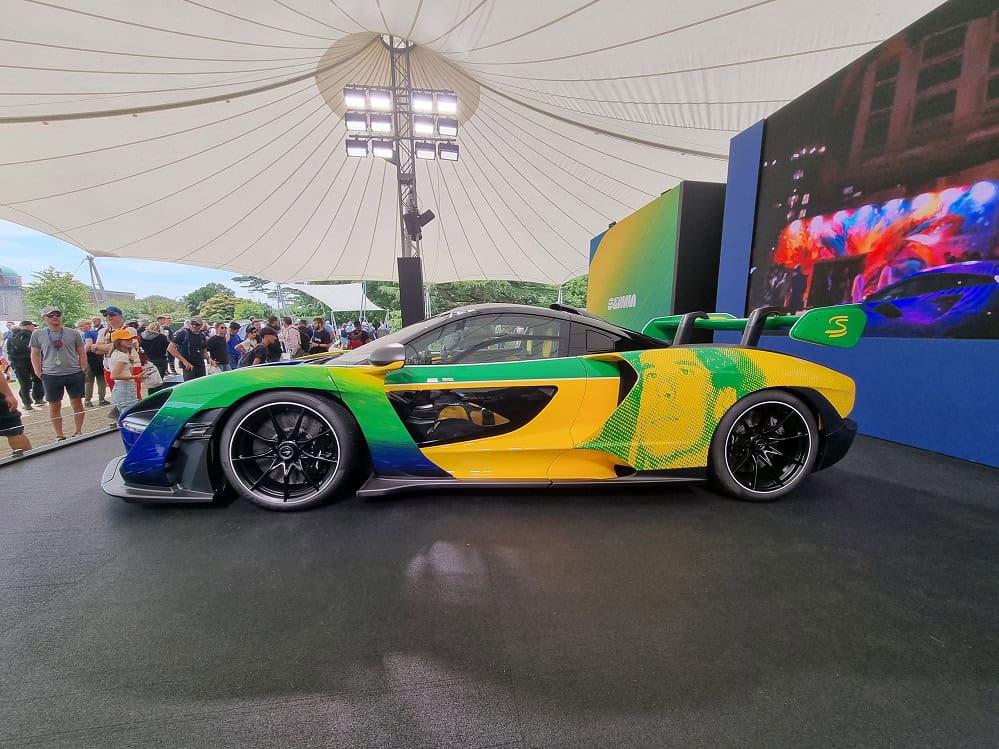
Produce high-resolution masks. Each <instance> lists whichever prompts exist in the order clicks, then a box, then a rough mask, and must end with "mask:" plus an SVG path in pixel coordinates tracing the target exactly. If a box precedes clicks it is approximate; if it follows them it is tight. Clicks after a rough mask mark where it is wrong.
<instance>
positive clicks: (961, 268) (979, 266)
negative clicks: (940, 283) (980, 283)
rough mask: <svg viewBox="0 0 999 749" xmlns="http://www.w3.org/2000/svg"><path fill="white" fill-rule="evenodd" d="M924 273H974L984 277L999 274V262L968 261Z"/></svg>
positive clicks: (940, 266) (930, 269)
mask: <svg viewBox="0 0 999 749" xmlns="http://www.w3.org/2000/svg"><path fill="white" fill-rule="evenodd" d="M923 273H973V274H975V275H982V276H994V275H996V274H999V260H966V261H964V262H963V263H950V264H949V265H938V266H937V267H935V268H927V269H926V270H924V271H923Z"/></svg>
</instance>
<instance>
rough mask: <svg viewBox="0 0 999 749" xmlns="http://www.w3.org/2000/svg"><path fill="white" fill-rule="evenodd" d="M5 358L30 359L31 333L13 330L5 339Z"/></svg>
mask: <svg viewBox="0 0 999 749" xmlns="http://www.w3.org/2000/svg"><path fill="white" fill-rule="evenodd" d="M7 356H8V357H9V358H11V359H29V358H30V357H31V333H29V332H28V331H27V330H15V331H14V332H13V333H11V334H10V338H9V339H7Z"/></svg>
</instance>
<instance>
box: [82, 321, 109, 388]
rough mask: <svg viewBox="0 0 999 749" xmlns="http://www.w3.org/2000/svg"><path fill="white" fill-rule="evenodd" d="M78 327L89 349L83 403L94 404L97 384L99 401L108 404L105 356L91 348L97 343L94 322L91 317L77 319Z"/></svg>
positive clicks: (87, 349) (84, 343)
mask: <svg viewBox="0 0 999 749" xmlns="http://www.w3.org/2000/svg"><path fill="white" fill-rule="evenodd" d="M76 329H77V330H79V331H80V333H81V334H82V335H83V345H84V346H85V348H86V351H87V368H86V369H85V370H83V376H84V378H85V380H84V381H85V382H86V383H87V384H86V389H85V391H84V393H83V405H85V406H93V405H94V385H95V384H96V385H97V398H98V401H97V402H98V403H99V404H100V405H102V406H106V405H107V403H108V402H107V400H105V398H106V396H107V387H108V386H107V383H106V382H104V357H102V356H98V355H97V354H95V353H93V352H92V351H91V349H92V348H93V345H94V344H95V343H97V331H96V330H94V329H93V322H92V321H91V320H90V318H85V319H83V320H77V321H76Z"/></svg>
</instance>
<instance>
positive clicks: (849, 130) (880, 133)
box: [747, 0, 999, 338]
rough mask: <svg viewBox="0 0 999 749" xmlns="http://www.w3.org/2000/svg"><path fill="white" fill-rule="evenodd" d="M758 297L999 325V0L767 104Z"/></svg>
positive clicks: (912, 321) (941, 331)
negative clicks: (796, 95)
mask: <svg viewBox="0 0 999 749" xmlns="http://www.w3.org/2000/svg"><path fill="white" fill-rule="evenodd" d="M762 162H763V163H762V167H761V171H760V183H759V193H758V204H757V215H756V228H755V233H754V237H753V253H752V268H751V273H750V283H749V294H748V300H747V309H752V308H754V307H757V306H761V305H773V306H777V307H782V308H784V309H785V310H788V311H801V310H804V309H809V308H812V307H819V306H824V305H829V304H839V303H844V302H858V303H862V304H863V305H864V309H865V311H866V312H867V313H868V326H867V331H866V333H865V335H869V336H870V335H873V336H906V337H908V336H912V337H959V338H999V9H997V7H996V4H995V3H994V2H981V1H977V2H976V1H974V0H951V2H948V3H946V4H944V5H943V6H941V7H940V8H938V9H937V10H936V11H934V12H932V13H930V14H929V15H927V16H925V17H924V18H922V19H921V20H919V21H918V22H916V23H915V24H913V25H912V26H910V27H909V28H907V29H905V30H904V31H903V32H901V33H899V34H898V35H896V36H895V37H893V38H892V39H890V40H888V41H887V42H885V43H884V44H882V45H880V46H879V47H877V48H876V49H874V50H872V51H871V52H870V53H868V54H867V55H865V56H864V57H862V58H861V59H860V60H858V61H856V62H855V63H853V64H852V65H850V66H849V67H847V68H845V69H844V70H842V71H840V72H839V73H838V74H836V75H835V76H833V77H832V78H830V79H828V80H826V81H825V82H823V83H822V84H820V85H819V86H817V87H816V88H814V89H812V90H811V91H809V92H808V93H807V94H805V95H804V96H802V97H801V98H800V99H797V100H795V101H794V102H792V103H791V104H789V105H787V106H786V107H784V108H783V109H781V110H780V111H779V112H777V113H775V114H774V115H773V116H772V117H770V118H768V120H767V122H766V127H765V134H764V143H763V156H762Z"/></svg>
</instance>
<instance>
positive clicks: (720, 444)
mask: <svg viewBox="0 0 999 749" xmlns="http://www.w3.org/2000/svg"><path fill="white" fill-rule="evenodd" d="M817 454H818V427H817V426H816V423H815V417H814V416H813V415H812V412H811V410H810V409H809V408H808V406H806V405H805V404H804V403H803V402H802V401H801V399H799V398H797V397H796V396H794V395H792V394H791V393H787V392H784V391H779V390H767V391H760V392H757V393H753V394H751V395H749V396H746V397H745V398H743V399H742V400H740V401H739V402H738V403H736V404H735V405H734V406H733V407H732V408H731V409H729V411H728V412H727V413H726V414H725V416H724V417H722V420H721V421H720V422H719V424H718V428H717V429H716V431H715V435H714V438H713V439H712V444H711V456H710V461H711V466H710V467H711V474H712V479H713V480H714V483H715V484H716V485H718V486H719V487H720V488H722V489H723V490H725V491H726V492H727V493H729V494H731V495H733V496H735V497H737V498H739V499H746V500H750V501H754V502H767V501H771V500H774V499H777V498H779V497H782V496H784V495H785V494H787V493H788V492H789V491H791V490H792V489H794V487H796V486H797V485H798V484H799V483H800V482H801V481H802V480H803V479H804V478H805V477H806V476H807V475H808V474H809V473H811V471H812V468H813V467H814V465H815V459H816V456H817Z"/></svg>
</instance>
